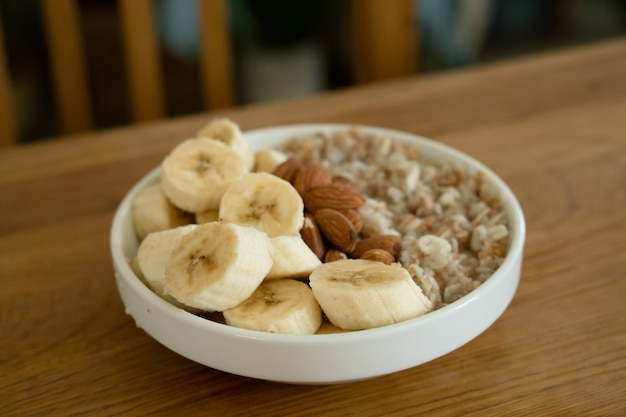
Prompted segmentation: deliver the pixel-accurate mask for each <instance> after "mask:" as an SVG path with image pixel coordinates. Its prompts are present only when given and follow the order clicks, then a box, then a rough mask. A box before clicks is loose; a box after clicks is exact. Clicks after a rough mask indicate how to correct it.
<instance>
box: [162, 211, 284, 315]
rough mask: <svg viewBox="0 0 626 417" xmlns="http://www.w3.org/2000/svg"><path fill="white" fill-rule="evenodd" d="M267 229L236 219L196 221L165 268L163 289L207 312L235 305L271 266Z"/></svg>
mask: <svg viewBox="0 0 626 417" xmlns="http://www.w3.org/2000/svg"><path fill="white" fill-rule="evenodd" d="M270 251H271V246H270V242H269V239H268V237H267V235H266V234H265V233H262V232H260V231H258V230H256V229H254V228H251V227H244V226H239V225H236V224H232V223H220V222H211V223H205V224H201V225H198V226H197V227H196V228H195V229H194V230H192V231H191V232H189V233H187V234H186V235H185V236H183V237H182V239H181V240H180V242H179V244H178V245H177V246H176V248H175V249H174V250H173V251H172V254H171V255H170V257H169V260H168V263H167V267H166V269H165V293H166V294H169V295H171V296H173V297H174V298H175V299H177V300H178V301H180V302H181V303H183V304H185V305H188V306H190V307H195V308H198V309H201V310H204V311H223V310H225V309H228V308H232V307H235V306H236V305H238V304H240V303H241V302H242V301H244V300H245V299H246V298H248V297H249V296H250V295H251V294H252V293H253V292H254V290H256V288H257V287H258V286H259V285H260V284H261V282H262V281H263V278H265V276H266V275H267V273H268V272H269V271H270V269H271V268H272V257H271V253H270Z"/></svg>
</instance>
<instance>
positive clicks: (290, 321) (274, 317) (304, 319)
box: [224, 279, 322, 334]
mask: <svg viewBox="0 0 626 417" xmlns="http://www.w3.org/2000/svg"><path fill="white" fill-rule="evenodd" d="M224 319H225V320H226V324H228V325H230V326H235V327H241V328H244V329H250V330H258V331H262V332H269V333H284V334H314V333H315V332H316V331H317V329H319V327H320V326H321V324H322V311H321V310H320V306H319V304H318V303H317V301H316V300H315V297H313V293H312V292H311V289H310V288H309V286H308V285H306V284H305V283H304V282H301V281H296V280H293V279H281V280H277V281H266V282H264V283H263V284H261V285H260V286H259V288H257V289H256V291H254V293H253V294H252V296H251V297H250V298H248V299H247V300H245V301H244V302H243V303H241V304H239V305H238V306H236V307H234V308H231V309H228V310H224Z"/></svg>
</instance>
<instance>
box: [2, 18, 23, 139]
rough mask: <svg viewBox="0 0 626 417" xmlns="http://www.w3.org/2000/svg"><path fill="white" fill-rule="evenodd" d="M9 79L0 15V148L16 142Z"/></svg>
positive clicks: (15, 127) (15, 121)
mask: <svg viewBox="0 0 626 417" xmlns="http://www.w3.org/2000/svg"><path fill="white" fill-rule="evenodd" d="M13 106H14V100H13V92H12V90H11V77H10V74H9V67H8V63H7V59H6V51H5V47H4V31H3V29H2V14H1V13H0V147H2V146H10V145H13V144H15V143H17V142H18V139H19V138H18V131H17V120H16V118H15V114H16V112H15V109H14V107H13Z"/></svg>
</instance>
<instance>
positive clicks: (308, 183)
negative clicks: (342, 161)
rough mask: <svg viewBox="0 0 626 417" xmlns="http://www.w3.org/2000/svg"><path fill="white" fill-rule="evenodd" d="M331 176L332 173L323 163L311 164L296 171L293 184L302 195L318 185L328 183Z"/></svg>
mask: <svg viewBox="0 0 626 417" xmlns="http://www.w3.org/2000/svg"><path fill="white" fill-rule="evenodd" d="M332 178H333V176H332V174H331V173H330V171H329V170H328V168H326V167H325V166H324V165H322V164H313V165H309V166H307V167H305V168H303V169H301V170H300V172H298V174H297V175H296V177H295V178H294V180H293V186H294V187H295V189H296V190H297V191H298V193H300V195H302V194H304V193H305V192H307V191H308V190H309V189H311V188H313V187H317V186H318V185H324V184H330V182H331V181H332Z"/></svg>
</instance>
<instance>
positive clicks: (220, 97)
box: [199, 0, 235, 109]
mask: <svg viewBox="0 0 626 417" xmlns="http://www.w3.org/2000/svg"><path fill="white" fill-rule="evenodd" d="M199 6H200V13H199V15H200V48H201V51H200V56H201V62H200V73H201V79H202V89H203V97H204V104H205V107H206V108H207V109H216V108H221V107H229V106H232V105H233V104H234V101H235V99H234V91H233V90H234V87H233V79H234V77H233V65H232V60H233V57H232V44H231V35H230V33H229V27H228V10H227V4H226V1H225V0H200V2H199Z"/></svg>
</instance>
